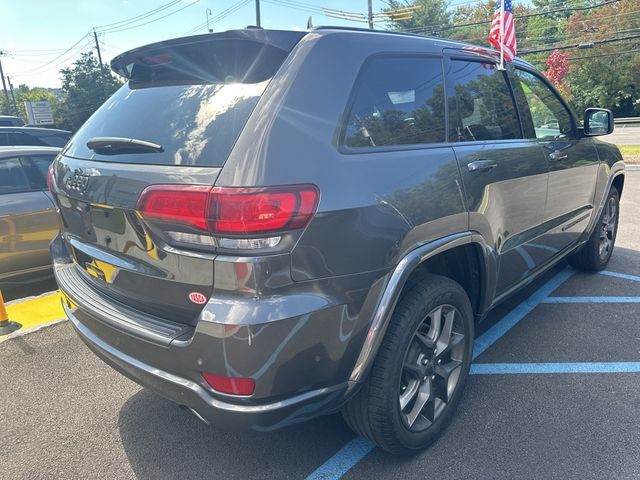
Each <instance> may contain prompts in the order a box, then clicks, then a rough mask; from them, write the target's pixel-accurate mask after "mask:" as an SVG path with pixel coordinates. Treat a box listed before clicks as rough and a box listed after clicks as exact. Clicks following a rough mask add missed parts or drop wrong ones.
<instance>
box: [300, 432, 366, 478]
mask: <svg viewBox="0 0 640 480" xmlns="http://www.w3.org/2000/svg"><path fill="white" fill-rule="evenodd" d="M373 448H374V445H373V444H372V443H371V442H370V441H369V440H367V439H366V438H363V437H356V438H354V439H353V440H351V441H350V442H349V443H347V444H346V445H345V446H344V447H342V448H341V449H340V450H338V451H337V452H336V453H335V454H334V455H333V456H332V457H331V458H330V459H329V460H327V461H326V462H324V463H323V464H322V465H320V466H319V467H318V468H317V469H316V470H315V471H313V472H312V473H311V474H310V475H309V476H308V477H307V480H320V479H322V480H330V479H338V478H341V477H342V476H343V475H344V474H345V473H347V472H348V471H349V470H350V469H351V467H353V466H354V465H355V464H356V463H358V462H359V461H360V460H362V459H363V458H364V456H365V455H367V454H368V453H369V452H370V451H371V450H373Z"/></svg>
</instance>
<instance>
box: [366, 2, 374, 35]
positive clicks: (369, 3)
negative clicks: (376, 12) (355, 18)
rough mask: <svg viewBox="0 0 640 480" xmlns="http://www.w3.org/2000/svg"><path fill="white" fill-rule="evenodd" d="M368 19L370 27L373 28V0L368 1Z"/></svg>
mask: <svg viewBox="0 0 640 480" xmlns="http://www.w3.org/2000/svg"><path fill="white" fill-rule="evenodd" d="M367 7H368V11H367V19H368V20H369V28H370V29H371V30H373V0H368V1H367Z"/></svg>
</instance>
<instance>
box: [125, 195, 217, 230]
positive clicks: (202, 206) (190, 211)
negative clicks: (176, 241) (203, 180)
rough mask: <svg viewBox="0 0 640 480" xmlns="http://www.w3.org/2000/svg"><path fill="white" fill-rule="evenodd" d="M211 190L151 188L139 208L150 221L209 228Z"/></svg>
mask: <svg viewBox="0 0 640 480" xmlns="http://www.w3.org/2000/svg"><path fill="white" fill-rule="evenodd" d="M210 193H211V187H207V186H191V185H189V186H181V185H152V186H150V187H147V188H146V189H145V190H144V191H143V192H142V195H140V199H139V200H138V206H137V207H136V209H137V210H138V211H140V212H141V213H142V215H143V216H144V217H145V218H147V219H150V220H160V221H164V222H171V223H179V224H182V225H190V226H192V227H195V228H197V229H199V230H206V229H207V219H206V214H207V203H208V200H209V196H210Z"/></svg>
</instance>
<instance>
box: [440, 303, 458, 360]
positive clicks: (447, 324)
mask: <svg viewBox="0 0 640 480" xmlns="http://www.w3.org/2000/svg"><path fill="white" fill-rule="evenodd" d="M455 314H456V311H455V310H451V311H450V312H449V313H447V314H446V315H445V316H444V326H443V327H442V331H441V333H440V336H439V337H438V340H437V342H436V356H439V355H441V354H442V352H444V351H445V350H446V349H447V347H448V346H449V343H450V342H451V331H452V330H453V317H454V316H455Z"/></svg>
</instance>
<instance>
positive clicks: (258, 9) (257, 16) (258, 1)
mask: <svg viewBox="0 0 640 480" xmlns="http://www.w3.org/2000/svg"><path fill="white" fill-rule="evenodd" d="M259 26H260V0H256V27H259Z"/></svg>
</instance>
